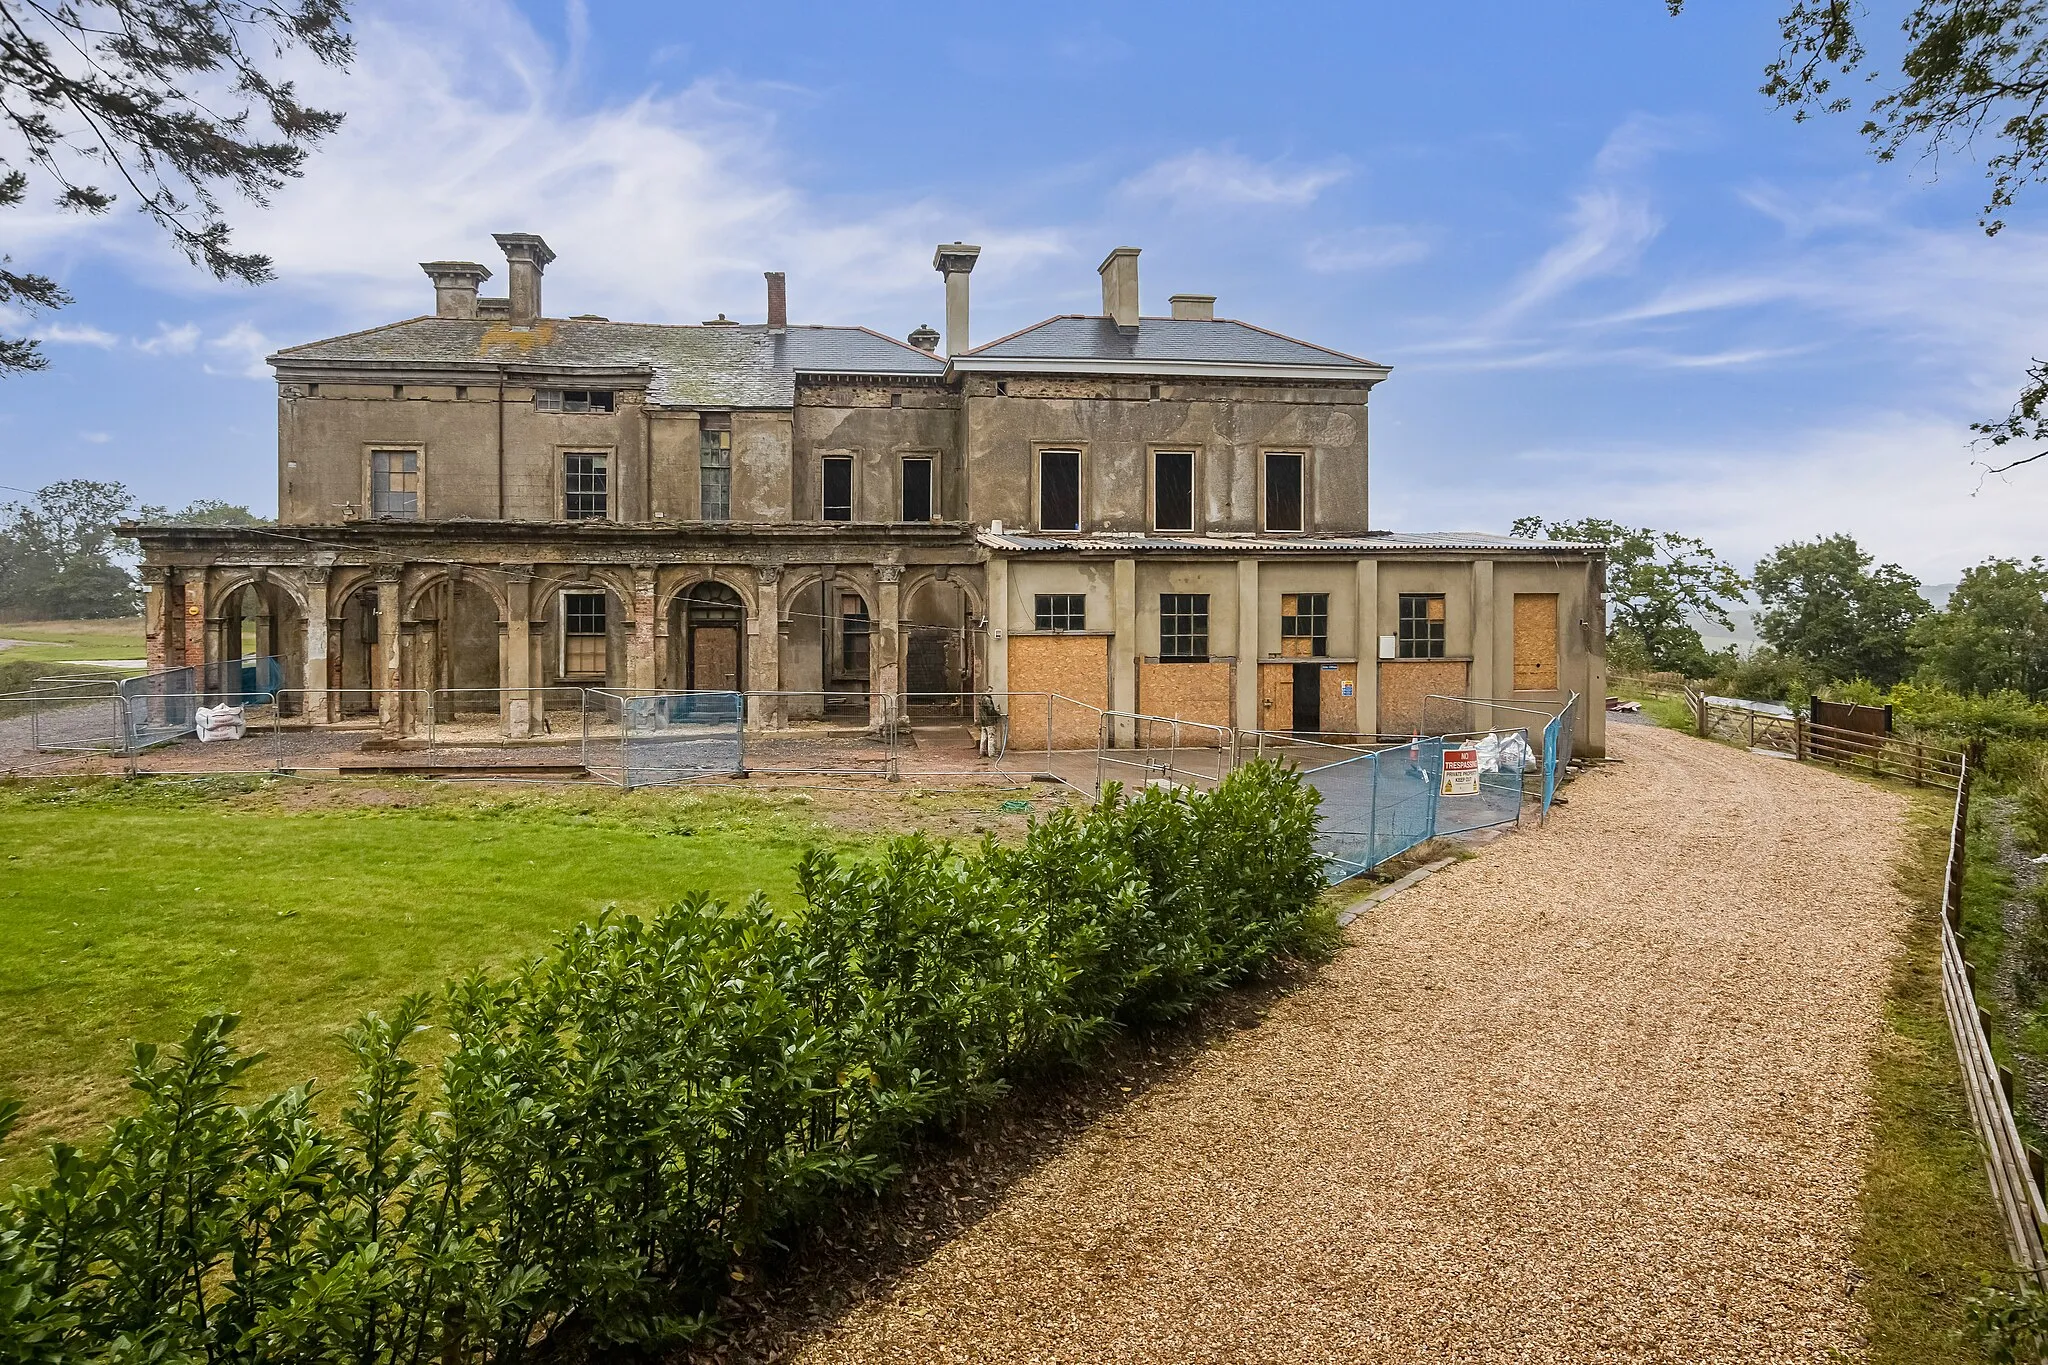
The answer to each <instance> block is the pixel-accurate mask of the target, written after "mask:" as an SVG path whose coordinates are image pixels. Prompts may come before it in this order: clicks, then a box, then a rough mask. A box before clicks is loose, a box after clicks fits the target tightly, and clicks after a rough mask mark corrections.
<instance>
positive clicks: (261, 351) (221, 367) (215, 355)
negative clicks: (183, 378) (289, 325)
mask: <svg viewBox="0 0 2048 1365" xmlns="http://www.w3.org/2000/svg"><path fill="white" fill-rule="evenodd" d="M276 349H277V345H276V343H274V342H273V341H271V339H270V338H269V337H267V336H265V335H263V333H261V332H259V331H257V330H256V329H255V328H254V327H252V326H250V325H249V324H248V323H246V322H238V323H236V324H235V325H234V326H233V327H230V328H229V329H228V330H227V331H226V332H224V333H222V334H221V335H219V336H217V337H213V338H210V339H209V340H208V341H207V343H206V354H207V357H208V358H207V360H206V362H205V369H206V372H207V373H208V374H226V375H239V376H241V377H242V378H244V379H265V380H267V379H269V378H271V372H270V366H268V365H266V364H265V363H264V361H263V358H264V357H265V356H267V355H269V354H270V353H271V352H273V351H275V350H276Z"/></svg>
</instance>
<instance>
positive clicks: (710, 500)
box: [697, 417, 732, 521]
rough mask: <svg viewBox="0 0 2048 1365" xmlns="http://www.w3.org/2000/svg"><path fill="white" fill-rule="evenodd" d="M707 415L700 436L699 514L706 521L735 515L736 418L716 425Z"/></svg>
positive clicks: (719, 519)
mask: <svg viewBox="0 0 2048 1365" xmlns="http://www.w3.org/2000/svg"><path fill="white" fill-rule="evenodd" d="M712 423H713V419H712V418H710V417H706V418H705V419H704V430H703V433H702V435H701V436H700V437H699V438H698V443H697V444H698V456H697V516H698V518H699V519H700V520H703V521H729V520H731V519H732V419H731V418H730V417H728V418H726V419H725V423H724V425H722V426H714V425H713V424H712Z"/></svg>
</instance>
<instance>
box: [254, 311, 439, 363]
mask: <svg viewBox="0 0 2048 1365" xmlns="http://www.w3.org/2000/svg"><path fill="white" fill-rule="evenodd" d="M466 321H468V319H467V318H443V317H437V316H436V315H434V314H432V313H421V314H420V315H419V316H418V317H410V318H400V319H399V320H398V321H396V322H380V323H378V324H377V325H376V326H375V327H364V328H362V329H360V330H359V331H354V332H343V333H341V334H340V335H339V336H331V337H321V338H319V339H318V340H315V341H302V342H300V343H299V344H298V345H296V346H282V347H279V348H278V349H277V350H275V351H272V352H271V356H280V355H290V354H291V353H292V352H293V351H303V350H305V349H306V348H308V347H309V346H331V345H333V344H334V343H335V342H337V341H354V340H355V339H356V338H357V337H366V336H368V335H370V333H372V332H383V331H388V330H390V329H391V328H393V327H404V326H406V325H408V324H410V323H415V322H466ZM269 359H270V356H265V357H264V360H265V361H266V363H267V362H268V361H269Z"/></svg>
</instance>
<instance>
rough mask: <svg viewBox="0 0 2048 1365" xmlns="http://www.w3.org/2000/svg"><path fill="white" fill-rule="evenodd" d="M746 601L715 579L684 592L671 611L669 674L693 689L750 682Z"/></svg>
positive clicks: (736, 687)
mask: <svg viewBox="0 0 2048 1365" xmlns="http://www.w3.org/2000/svg"><path fill="white" fill-rule="evenodd" d="M746 618H747V609H746V604H745V603H743V602H741V601H740V595H739V594H738V593H736V592H734V591H733V590H732V589H731V588H729V587H727V586H726V585H725V584H723V583H719V582H716V581H713V580H710V579H707V580H705V581H704V582H702V583H697V584H693V585H692V586H691V587H690V588H689V589H687V590H686V591H684V592H683V593H682V594H680V595H679V596H678V597H677V598H676V601H675V606H674V607H672V608H671V609H670V617H669V632H668V638H669V676H670V677H671V678H673V679H676V680H678V681H680V683H681V684H682V690H684V691H689V692H738V691H742V690H743V689H744V688H745V686H746V681H745V679H746Z"/></svg>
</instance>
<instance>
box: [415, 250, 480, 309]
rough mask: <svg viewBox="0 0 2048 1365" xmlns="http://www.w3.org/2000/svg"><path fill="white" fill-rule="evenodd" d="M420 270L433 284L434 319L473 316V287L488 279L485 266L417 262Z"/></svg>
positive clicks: (474, 288) (462, 263)
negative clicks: (424, 272) (425, 273)
mask: <svg viewBox="0 0 2048 1365" xmlns="http://www.w3.org/2000/svg"><path fill="white" fill-rule="evenodd" d="M420 269H422V270H424V271H426V272H427V278H428V279H430V280H432V281H433V282H434V316H435V317H437V318H473V317H475V316H476V290H477V286H478V285H480V284H482V283H483V282H484V281H485V280H487V279H489V278H490V277H491V271H490V268H489V267H488V266H482V265H478V264H477V263H476V262H475V261H421V262H420Z"/></svg>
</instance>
